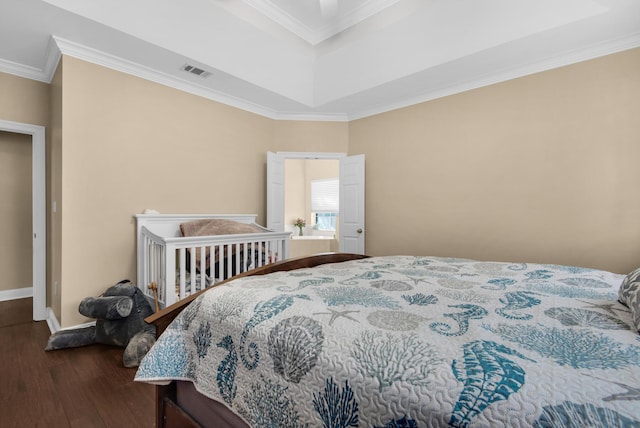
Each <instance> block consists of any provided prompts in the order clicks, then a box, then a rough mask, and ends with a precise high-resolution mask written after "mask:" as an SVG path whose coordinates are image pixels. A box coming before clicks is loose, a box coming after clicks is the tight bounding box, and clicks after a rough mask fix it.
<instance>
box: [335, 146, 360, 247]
mask: <svg viewBox="0 0 640 428" xmlns="http://www.w3.org/2000/svg"><path fill="white" fill-rule="evenodd" d="M338 218H339V231H340V232H339V233H340V241H339V244H340V252H341V253H354V254H364V251H365V248H364V236H365V227H364V155H356V156H349V157H346V158H342V159H340V215H339V217H338Z"/></svg>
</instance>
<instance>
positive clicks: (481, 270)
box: [136, 256, 640, 427]
mask: <svg viewBox="0 0 640 428" xmlns="http://www.w3.org/2000/svg"><path fill="white" fill-rule="evenodd" d="M623 278H624V276H623V275H617V274H613V273H609V272H605V271H599V270H592V269H585V268H578V267H569V266H557V265H540V264H524V263H497V262H478V261H472V260H465V259H452V258H436V257H415V256H388V257H372V258H369V259H362V260H357V261H350V262H344V263H336V264H330V265H322V266H317V267H315V268H309V269H301V270H295V271H290V272H276V273H273V274H269V275H265V276H255V277H246V278H240V279H237V280H235V281H232V282H231V283H229V284H225V285H222V286H219V287H215V288H213V289H211V290H210V291H208V292H207V293H204V294H203V295H202V296H200V297H199V298H198V299H196V300H195V301H194V302H193V303H192V304H191V305H190V306H188V307H187V308H186V309H185V310H184V311H183V312H182V313H181V314H180V315H179V316H178V318H176V320H175V321H174V322H173V323H172V324H171V325H170V327H169V328H168V329H167V331H165V333H164V334H163V335H162V336H161V338H160V339H159V340H158V342H157V343H156V345H155V346H154V347H153V349H152V350H151V351H150V352H149V353H148V354H147V356H146V357H145V359H144V360H143V361H142V363H141V365H140V367H139V369H138V372H137V375H136V380H137V381H144V382H150V383H158V384H162V383H167V382H168V381H170V380H187V381H191V382H193V383H194V384H195V386H196V388H197V389H198V391H200V392H201V393H202V394H204V395H206V396H208V397H210V398H213V399H215V400H218V401H220V402H222V403H224V404H226V406H227V407H229V408H230V409H231V410H233V411H234V412H235V413H237V414H238V415H240V416H242V417H243V418H244V419H245V420H246V421H247V422H248V423H249V425H250V426H252V427H351V426H359V427H448V426H451V427H474V426H475V427H488V426H491V427H518V426H520V427H525V426H528V427H529V426H534V427H586V426H592V427H640V339H639V337H640V336H638V334H637V333H636V331H635V327H634V326H633V323H632V319H631V315H630V313H629V309H628V308H626V307H625V306H624V305H622V304H620V303H619V302H618V301H617V297H618V288H619V286H620V283H621V282H622V280H623Z"/></svg>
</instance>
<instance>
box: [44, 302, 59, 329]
mask: <svg viewBox="0 0 640 428" xmlns="http://www.w3.org/2000/svg"><path fill="white" fill-rule="evenodd" d="M47 325H48V326H49V331H50V332H51V333H52V334H53V333H55V332H56V331H58V330H60V323H59V322H58V318H56V314H54V313H53V309H51V308H47Z"/></svg>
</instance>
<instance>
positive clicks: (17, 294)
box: [0, 287, 33, 302]
mask: <svg viewBox="0 0 640 428" xmlns="http://www.w3.org/2000/svg"><path fill="white" fill-rule="evenodd" d="M28 297H33V287H24V288H14V289H13V290H2V291H0V302H4V301H5V300H18V299H26V298H28Z"/></svg>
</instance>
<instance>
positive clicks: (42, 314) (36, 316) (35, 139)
mask: <svg viewBox="0 0 640 428" xmlns="http://www.w3.org/2000/svg"><path fill="white" fill-rule="evenodd" d="M0 131H4V132H9V133H17V134H25V135H27V136H30V137H31V138H30V139H29V138H28V139H27V140H26V142H27V143H28V142H31V210H32V221H31V224H32V227H31V234H32V239H33V240H32V252H31V254H32V257H31V259H32V269H31V272H32V278H31V282H32V295H33V320H34V321H42V320H45V319H46V318H47V310H46V303H47V302H46V269H47V264H46V211H45V209H46V187H45V186H46V175H45V129H44V127H43V126H38V125H31V124H26V123H20V122H10V121H6V120H0Z"/></svg>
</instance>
